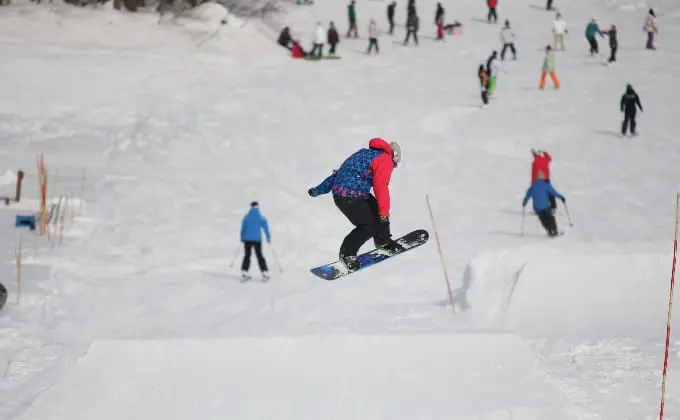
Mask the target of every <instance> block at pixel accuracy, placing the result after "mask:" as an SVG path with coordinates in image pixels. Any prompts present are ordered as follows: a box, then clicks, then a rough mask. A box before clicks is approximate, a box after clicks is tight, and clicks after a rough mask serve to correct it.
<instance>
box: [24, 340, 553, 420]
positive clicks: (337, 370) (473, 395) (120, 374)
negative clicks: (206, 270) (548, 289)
mask: <svg viewBox="0 0 680 420" xmlns="http://www.w3.org/2000/svg"><path fill="white" fill-rule="evenodd" d="M536 367H537V366H536V365H535V360H534V357H533V355H532V353H531V351H530V350H529V348H528V346H527V345H526V344H525V343H524V342H523V341H522V340H521V339H520V338H519V337H518V336H516V335H513V334H485V333H469V334H468V333H465V334H403V335H402V334H394V335H328V336H300V337H235V338H231V339H216V340H150V341H136V340H120V341H98V342H94V343H93V344H92V345H91V346H90V348H89V350H88V352H87V353H86V354H85V355H84V356H83V357H82V358H81V359H80V360H79V361H78V362H77V363H76V364H74V365H73V366H72V367H71V368H70V370H69V371H68V372H66V374H64V375H63V376H62V379H61V380H60V382H58V383H56V384H55V385H54V386H53V387H52V388H51V389H49V390H47V391H46V392H44V393H43V394H41V395H40V396H39V397H38V398H37V399H36V400H35V401H34V403H33V404H32V406H31V407H29V408H28V409H27V410H26V411H25V412H24V414H23V415H22V416H19V420H33V419H39V418H48V417H49V418H63V419H69V420H84V419H94V418H96V419H100V420H114V419H116V420H118V419H120V418H125V419H130V420H142V419H144V420H148V419H151V418H155V419H161V418H162V419H199V418H206V419H207V418H211V419H215V418H233V419H279V420H288V419H291V420H292V419H295V420H301V419H315V420H316V419H321V418H323V419H329V420H334V419H338V420H340V419H342V420H347V419H397V420H399V419H415V418H427V419H433V418H482V417H483V418H507V417H508V414H507V413H508V412H509V411H511V412H512V413H514V414H515V415H517V414H519V413H522V415H521V416H520V417H521V418H523V419H547V418H552V419H558V418H560V416H559V415H556V414H557V413H560V410H558V409H557V408H558V407H555V404H558V403H556V401H558V400H559V398H556V395H555V394H554V392H553V390H552V389H551V388H550V387H548V386H546V384H545V383H543V382H542V380H541V379H539V378H538V377H537V375H535V369H536ZM551 406H552V407H551ZM546 407H551V408H554V409H555V410H553V412H552V413H551V414H552V416H551V415H549V413H547V412H546V411H547V408H546Z"/></svg>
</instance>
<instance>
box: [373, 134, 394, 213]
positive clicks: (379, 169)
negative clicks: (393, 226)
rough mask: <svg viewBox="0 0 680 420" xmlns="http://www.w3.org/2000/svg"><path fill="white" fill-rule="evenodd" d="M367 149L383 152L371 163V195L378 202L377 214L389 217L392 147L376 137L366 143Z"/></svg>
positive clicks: (392, 164)
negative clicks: (373, 195)
mask: <svg viewBox="0 0 680 420" xmlns="http://www.w3.org/2000/svg"><path fill="white" fill-rule="evenodd" d="M368 147H370V148H371V149H377V150H382V151H383V152H385V153H383V154H381V155H380V156H378V157H376V158H375V159H373V160H372V161H371V172H373V194H375V199H376V201H377V202H378V214H379V215H380V216H385V217H389V215H390V189H389V185H390V180H391V179H392V170H394V161H393V160H392V146H390V144H389V143H388V142H386V141H385V140H383V139H381V138H379V137H376V138H373V139H371V141H369V142H368Z"/></svg>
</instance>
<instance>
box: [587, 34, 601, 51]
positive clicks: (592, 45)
mask: <svg viewBox="0 0 680 420" xmlns="http://www.w3.org/2000/svg"><path fill="white" fill-rule="evenodd" d="M587 39H588V43H589V44H590V55H595V54H599V53H600V47H599V46H598V45H597V39H595V37H594V36H589V37H588V38H587Z"/></svg>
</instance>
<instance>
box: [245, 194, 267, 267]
mask: <svg viewBox="0 0 680 420" xmlns="http://www.w3.org/2000/svg"><path fill="white" fill-rule="evenodd" d="M263 230H264V234H265V236H266V237H267V242H271V240H272V238H271V235H270V234H269V224H268V223H267V219H265V218H264V217H263V216H262V215H261V214H260V208H259V204H258V203H257V201H253V202H252V203H250V211H249V212H248V213H247V214H246V215H245V217H244V218H243V222H242V223H241V242H243V245H244V247H245V255H244V256H243V264H241V275H242V277H243V279H244V280H250V275H249V274H248V270H249V269H250V254H251V251H252V249H253V248H255V255H256V256H257V264H258V265H259V267H260V271H261V272H262V278H263V280H269V271H268V270H267V261H266V260H265V259H264V256H262V231H263Z"/></svg>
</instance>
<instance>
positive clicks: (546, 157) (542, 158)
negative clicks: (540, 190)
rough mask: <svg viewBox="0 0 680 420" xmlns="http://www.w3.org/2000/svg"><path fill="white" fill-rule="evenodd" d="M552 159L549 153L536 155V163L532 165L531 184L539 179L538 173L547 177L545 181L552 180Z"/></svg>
mask: <svg viewBox="0 0 680 420" xmlns="http://www.w3.org/2000/svg"><path fill="white" fill-rule="evenodd" d="M551 161H552V157H550V154H549V153H548V152H538V153H535V154H534V161H533V163H532V164H531V183H532V184H533V183H534V182H536V178H537V177H538V171H541V172H543V175H545V180H546V181H549V180H550V162H551Z"/></svg>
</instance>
